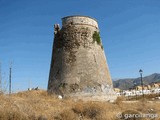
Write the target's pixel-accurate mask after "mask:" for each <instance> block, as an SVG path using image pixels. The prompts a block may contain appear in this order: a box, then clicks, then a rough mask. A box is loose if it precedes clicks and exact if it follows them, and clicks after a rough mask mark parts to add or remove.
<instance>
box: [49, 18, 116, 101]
mask: <svg viewBox="0 0 160 120" xmlns="http://www.w3.org/2000/svg"><path fill="white" fill-rule="evenodd" d="M54 29H55V31H54V44H53V51H52V60H51V67H50V74H49V82H48V92H49V93H56V94H61V95H64V96H74V97H75V96H76V97H78V98H87V97H88V98H90V97H89V96H92V98H93V97H94V98H95V99H98V98H99V96H103V97H104V99H106V100H111V99H115V95H114V92H113V88H112V80H111V77H110V73H109V69H108V65H107V61H106V57H105V54H104V50H103V45H102V42H101V39H100V35H99V28H98V23H97V21H96V20H95V19H93V18H91V17H88V16H67V17H64V18H62V28H60V26H59V25H58V24H55V25H54Z"/></svg>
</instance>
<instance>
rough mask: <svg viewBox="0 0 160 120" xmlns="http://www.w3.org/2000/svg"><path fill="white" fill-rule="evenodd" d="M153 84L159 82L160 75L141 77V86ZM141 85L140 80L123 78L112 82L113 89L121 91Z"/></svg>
mask: <svg viewBox="0 0 160 120" xmlns="http://www.w3.org/2000/svg"><path fill="white" fill-rule="evenodd" d="M153 82H160V73H153V74H151V75H147V76H144V77H143V84H144V85H148V84H151V83H153ZM138 85H141V78H140V77H138V78H124V79H118V80H116V81H113V87H114V88H120V89H122V90H126V89H129V88H133V87H134V86H138Z"/></svg>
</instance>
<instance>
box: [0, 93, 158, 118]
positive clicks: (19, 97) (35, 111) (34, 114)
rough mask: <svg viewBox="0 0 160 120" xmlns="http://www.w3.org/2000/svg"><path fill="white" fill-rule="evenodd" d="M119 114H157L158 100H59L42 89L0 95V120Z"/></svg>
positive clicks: (110, 116)
mask: <svg viewBox="0 0 160 120" xmlns="http://www.w3.org/2000/svg"><path fill="white" fill-rule="evenodd" d="M118 113H122V114H125V113H137V114H141V113H143V114H147V113H154V114H159V115H160V102H158V101H156V102H154V101H151V102H149V101H147V100H144V101H143V100H141V101H137V102H134V101H125V99H124V98H118V99H117V101H115V103H108V102H93V101H88V102H84V101H82V100H79V101H74V100H72V99H70V98H68V99H63V100H60V99H58V98H57V97H56V96H51V95H48V94H47V92H46V91H43V90H38V91H26V92H20V93H17V94H12V95H11V96H8V95H0V120H120V119H119V118H117V117H116V115H117V114H118ZM126 120H127V119H126ZM128 120H131V119H128ZM137 120H138V119H137ZM145 120H147V118H146V119H145ZM148 120H151V119H150V118H148ZM157 120H159V119H158V118H157Z"/></svg>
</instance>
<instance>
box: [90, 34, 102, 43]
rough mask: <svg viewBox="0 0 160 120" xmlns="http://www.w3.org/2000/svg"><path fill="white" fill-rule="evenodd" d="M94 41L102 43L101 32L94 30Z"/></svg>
mask: <svg viewBox="0 0 160 120" xmlns="http://www.w3.org/2000/svg"><path fill="white" fill-rule="evenodd" d="M92 37H93V41H94V42H95V41H96V42H97V44H99V45H100V44H101V38H100V34H99V32H97V31H94V33H93V36H92Z"/></svg>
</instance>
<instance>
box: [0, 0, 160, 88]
mask: <svg viewBox="0 0 160 120" xmlns="http://www.w3.org/2000/svg"><path fill="white" fill-rule="evenodd" d="M68 15H87V16H91V17H94V18H96V19H97V20H98V23H99V28H100V31H101V32H100V33H101V38H102V41H103V45H104V50H105V53H106V56H107V60H108V65H109V68H110V73H111V76H112V78H132V77H138V76H139V73H138V71H139V69H140V68H141V69H143V70H144V75H149V74H152V73H154V72H157V73H160V1H159V0H99V1H97V0H79V1H76V0H66V1H65V0H0V61H1V65H2V75H3V80H6V81H7V82H8V74H9V63H10V62H11V61H12V62H13V65H12V67H13V76H12V82H13V87H12V89H13V91H18V90H25V89H27V88H28V87H29V81H30V86H31V87H36V86H39V87H40V88H43V89H46V88H47V83H48V76H49V69H50V61H51V52H52V43H53V25H54V24H55V23H60V24H61V18H62V17H64V16H68Z"/></svg>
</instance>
